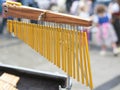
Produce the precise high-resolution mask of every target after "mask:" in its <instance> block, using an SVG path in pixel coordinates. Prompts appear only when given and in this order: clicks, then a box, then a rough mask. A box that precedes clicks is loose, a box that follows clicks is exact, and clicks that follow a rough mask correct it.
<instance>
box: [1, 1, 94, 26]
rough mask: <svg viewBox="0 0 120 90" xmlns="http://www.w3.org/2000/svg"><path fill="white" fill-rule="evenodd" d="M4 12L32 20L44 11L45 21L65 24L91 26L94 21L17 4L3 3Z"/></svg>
mask: <svg viewBox="0 0 120 90" xmlns="http://www.w3.org/2000/svg"><path fill="white" fill-rule="evenodd" d="M3 9H4V14H5V15H6V16H12V17H16V18H26V19H31V20H38V17H39V16H40V15H41V13H44V15H43V16H44V17H43V18H42V20H43V21H48V22H56V23H63V24H72V25H80V26H86V27H87V26H91V24H92V22H91V20H89V19H82V18H80V17H78V16H72V15H67V14H61V13H55V12H52V11H48V10H42V9H37V8H32V7H27V6H15V5H8V4H7V3H4V4H3Z"/></svg>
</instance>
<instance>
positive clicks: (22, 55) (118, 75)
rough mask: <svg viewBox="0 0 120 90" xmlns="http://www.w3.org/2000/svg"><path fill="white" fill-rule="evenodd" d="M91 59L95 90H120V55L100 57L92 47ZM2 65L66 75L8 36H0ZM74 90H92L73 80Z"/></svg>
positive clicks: (0, 59)
mask: <svg viewBox="0 0 120 90" xmlns="http://www.w3.org/2000/svg"><path fill="white" fill-rule="evenodd" d="M90 57H91V66H92V72H93V83H94V90H120V55H119V56H117V57H114V56H113V54H112V52H108V53H107V55H106V56H104V57H103V56H100V55H99V49H97V48H94V47H91V48H90ZM0 63H3V64H10V65H13V66H20V67H25V68H31V69H36V70H41V71H48V72H52V73H60V74H64V72H63V71H62V70H60V69H59V68H57V67H56V66H55V65H53V64H51V63H49V62H48V61H47V60H45V58H44V57H42V56H40V55H39V54H38V53H36V52H35V51H34V50H33V49H31V48H30V47H29V46H28V45H26V44H24V43H23V42H22V41H20V40H18V39H17V38H12V37H11V36H9V35H8V34H4V35H0ZM72 90H90V89H89V88H86V87H85V86H84V85H81V84H80V83H78V82H76V81H75V80H73V87H72Z"/></svg>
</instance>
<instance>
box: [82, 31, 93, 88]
mask: <svg viewBox="0 0 120 90" xmlns="http://www.w3.org/2000/svg"><path fill="white" fill-rule="evenodd" d="M83 36H84V42H85V46H86V55H87V60H88V61H87V65H88V74H89V80H90V81H89V83H90V88H91V90H92V89H93V82H92V72H91V68H90V67H91V66H90V56H89V52H88V40H87V34H86V32H83Z"/></svg>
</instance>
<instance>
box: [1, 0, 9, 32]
mask: <svg viewBox="0 0 120 90" xmlns="http://www.w3.org/2000/svg"><path fill="white" fill-rule="evenodd" d="M5 1H6V0H0V16H1V18H2V22H1V24H0V34H2V33H3V30H4V27H5V25H6V21H7V18H3V13H2V12H3V11H2V4H3V3H4V2H5Z"/></svg>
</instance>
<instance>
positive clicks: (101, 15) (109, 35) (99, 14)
mask: <svg viewBox="0 0 120 90" xmlns="http://www.w3.org/2000/svg"><path fill="white" fill-rule="evenodd" d="M95 13H96V16H95V18H94V23H95V24H96V25H97V28H98V31H97V34H96V35H97V41H98V43H99V44H100V45H101V52H100V54H101V55H105V54H106V46H108V45H111V46H112V49H113V54H114V55H117V54H118V49H117V46H116V41H117V36H116V34H115V32H114V29H113V26H112V24H111V22H110V21H111V15H110V14H109V13H108V12H107V9H106V6H104V5H102V4H100V5H97V6H96V8H95Z"/></svg>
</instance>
